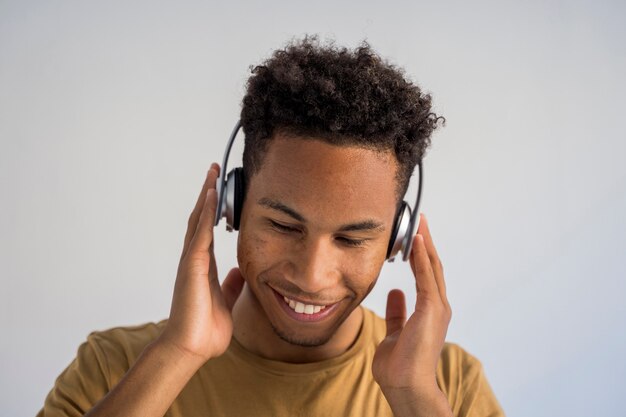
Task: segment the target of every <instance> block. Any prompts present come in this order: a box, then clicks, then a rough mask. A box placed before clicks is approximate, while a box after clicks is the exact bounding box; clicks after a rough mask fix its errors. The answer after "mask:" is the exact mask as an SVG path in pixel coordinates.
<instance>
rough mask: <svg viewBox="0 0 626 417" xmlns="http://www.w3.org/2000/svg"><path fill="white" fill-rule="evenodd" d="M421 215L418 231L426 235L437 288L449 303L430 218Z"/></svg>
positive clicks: (425, 241) (426, 244) (427, 248)
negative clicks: (429, 221)
mask: <svg viewBox="0 0 626 417" xmlns="http://www.w3.org/2000/svg"><path fill="white" fill-rule="evenodd" d="M421 216H422V219H421V220H420V227H419V229H418V231H417V232H418V233H419V234H421V235H422V236H423V237H424V245H425V246H426V251H427V252H428V258H429V259H430V264H431V266H432V268H433V272H434V274H435V282H436V283H437V289H438V290H439V294H440V296H441V300H442V301H443V303H444V304H448V298H447V295H446V282H445V278H444V275H443V264H442V263H441V259H440V258H439V254H438V253H437V249H436V248H435V244H434V243H433V238H432V235H431V233H430V227H429V224H428V220H427V219H426V216H425V215H423V214H422V215H421Z"/></svg>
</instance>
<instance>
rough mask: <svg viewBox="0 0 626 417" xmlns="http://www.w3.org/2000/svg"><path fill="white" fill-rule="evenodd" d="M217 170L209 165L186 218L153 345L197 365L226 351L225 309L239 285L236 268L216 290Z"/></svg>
mask: <svg viewBox="0 0 626 417" xmlns="http://www.w3.org/2000/svg"><path fill="white" fill-rule="evenodd" d="M219 172H220V167H219V165H218V164H216V163H213V164H212V165H211V169H210V170H209V172H208V173H207V177H206V180H205V182H204V185H203V187H202V191H201V192H200V196H198V201H197V202H196V206H195V207H194V209H193V212H192V213H191V215H190V216H189V222H188V225H187V233H186V235H185V242H184V246H183V252H182V255H181V258H180V263H179V265H178V273H177V276H176V284H175V286H174V295H173V298H172V307H171V310H170V317H169V320H168V322H167V325H166V326H165V329H164V330H163V333H162V334H161V336H160V337H159V339H158V340H157V341H156V342H157V343H158V344H163V345H166V346H169V347H174V348H175V349H178V350H180V351H181V353H182V355H187V356H189V358H190V359H193V360H197V361H198V363H199V364H200V365H201V364H203V363H204V362H206V361H208V360H209V359H211V358H215V357H217V356H220V355H221V354H222V353H224V352H225V351H226V349H227V348H228V345H229V344H230V339H231V336H232V333H233V320H232V316H231V311H232V308H233V305H234V304H235V301H236V300H237V298H238V297H239V294H240V293H241V290H242V289H243V285H244V279H243V277H242V276H241V273H240V271H239V268H233V269H231V271H230V272H229V273H228V276H227V277H226V279H225V280H224V283H223V284H222V287H220V284H219V281H218V277H217V266H216V263H215V255H214V252H213V243H214V240H213V225H214V224H215V213H216V208H217V190H216V181H217V177H218V176H219Z"/></svg>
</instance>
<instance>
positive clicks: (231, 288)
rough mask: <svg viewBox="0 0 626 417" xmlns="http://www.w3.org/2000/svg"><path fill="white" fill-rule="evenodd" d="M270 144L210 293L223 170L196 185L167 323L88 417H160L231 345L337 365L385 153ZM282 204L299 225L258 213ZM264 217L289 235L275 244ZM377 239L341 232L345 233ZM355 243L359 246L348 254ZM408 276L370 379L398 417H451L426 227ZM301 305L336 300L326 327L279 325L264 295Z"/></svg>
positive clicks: (377, 250)
mask: <svg viewBox="0 0 626 417" xmlns="http://www.w3.org/2000/svg"><path fill="white" fill-rule="evenodd" d="M285 139H287V138H280V137H276V138H274V139H273V140H272V142H271V143H270V145H269V151H268V154H267V158H266V160H265V161H264V163H263V164H262V167H261V169H260V171H259V172H258V173H257V174H256V175H255V176H253V178H252V180H251V184H250V187H249V194H248V196H247V197H246V198H247V200H246V203H245V204H244V208H243V212H242V220H241V221H242V223H241V228H240V229H241V230H240V233H239V244H238V260H239V264H240V266H241V269H240V268H233V269H231V271H230V272H229V273H228V274H227V276H226V277H225V279H224V281H223V283H222V285H221V286H220V283H219V280H218V274H217V268H216V263H215V256H214V250H213V248H214V240H213V225H214V223H215V213H216V207H217V192H216V180H217V177H218V176H219V171H220V168H219V166H218V165H217V164H213V165H212V166H211V169H210V170H209V172H208V173H207V177H206V180H205V182H204V185H203V186H202V190H201V192H200V195H199V196H198V200H197V201H196V205H195V207H194V209H193V211H192V213H191V215H190V216H189V221H188V226H187V233H186V235H185V240H184V245H183V251H182V254H181V258H180V263H179V266H178V273H177V276H176V283H175V286H174V294H173V296H172V306H171V310H170V316H169V320H168V321H167V324H166V326H165V328H164V330H163V332H162V333H161V335H160V336H159V337H158V338H157V339H156V340H155V341H154V342H152V343H151V344H150V345H148V346H147V347H146V349H144V351H143V352H142V353H141V355H140V356H139V358H138V359H137V361H136V362H135V363H134V364H133V365H132V367H131V368H130V369H129V370H128V372H127V373H126V374H125V375H124V377H123V378H122V379H121V380H120V382H119V383H118V384H117V385H116V386H115V387H114V388H113V389H112V390H111V391H110V392H109V393H108V394H107V395H106V396H105V397H104V398H103V399H102V400H101V401H99V402H98V404H96V405H95V406H94V407H93V408H92V409H91V410H90V411H89V412H88V413H87V414H86V415H88V416H90V417H100V416H103V417H104V416H119V415H133V416H142V417H156V416H162V415H163V414H165V412H166V411H167V409H168V407H170V405H171V404H172V402H173V401H174V400H175V399H176V397H177V396H178V394H179V393H180V391H181V390H182V389H183V387H184V386H185V385H186V384H187V382H188V381H189V379H190V378H191V377H192V376H193V375H194V374H195V373H196V372H197V370H198V369H199V368H200V367H201V366H202V365H203V364H204V363H206V362H207V361H208V360H211V359H212V358H215V357H218V356H220V355H221V354H223V353H224V352H225V351H226V349H227V348H228V345H229V344H230V341H231V338H232V337H233V336H234V337H235V338H236V339H237V340H238V341H239V342H240V343H241V344H242V345H244V347H246V348H247V349H249V350H251V351H253V352H256V353H257V354H259V355H262V356H265V357H267V358H273V359H278V360H284V361H291V362H308V361H313V360H322V359H325V358H330V357H334V356H336V355H339V354H341V353H342V352H345V351H346V350H347V349H348V348H349V347H350V346H351V345H352V343H354V341H355V339H356V337H357V334H358V330H359V328H360V326H361V323H362V321H363V317H362V314H361V312H360V309H357V306H358V305H359V304H360V302H361V301H362V300H363V299H364V298H365V297H366V296H367V294H368V293H369V292H370V291H371V289H372V288H373V286H374V284H375V282H376V279H377V277H378V274H379V272H380V269H381V267H382V265H383V262H384V258H385V252H386V248H387V243H388V240H389V235H390V233H391V232H390V230H391V222H392V220H393V216H394V210H395V202H396V196H395V195H393V192H392V190H394V189H395V187H394V185H395V184H394V178H395V169H396V168H397V165H396V161H395V159H394V157H393V155H391V154H385V153H381V152H375V151H372V150H367V149H362V148H358V147H350V146H343V147H335V146H332V145H329V144H327V143H324V142H321V141H318V140H314V138H308V139H307V140H303V139H302V138H298V139H297V140H292V141H287V140H285ZM262 198H271V199H272V201H276V200H278V201H280V202H281V203H282V204H283V205H286V206H288V207H290V208H291V209H293V210H296V211H297V212H298V213H299V214H300V215H301V216H302V217H303V219H305V220H306V221H304V220H302V219H301V220H299V221H298V222H295V221H294V219H293V218H291V217H290V218H286V217H289V216H286V215H285V213H284V212H283V211H281V210H276V209H275V205H274V206H273V207H274V208H271V207H269V208H268V206H267V205H266V204H258V201H259V200H260V199H262ZM268 219H274V221H279V220H280V221H281V223H283V222H284V223H291V226H293V228H294V229H295V230H296V231H293V230H290V231H285V230H282V229H281V232H280V233H279V231H278V230H277V229H275V228H274V227H271V224H270V223H268ZM363 221H370V222H371V223H375V224H378V225H379V226H380V227H378V228H374V229H371V230H366V231H364V230H357V231H354V230H352V231H350V232H346V231H345V230H341V229H342V226H345V225H346V224H353V223H359V222H363ZM349 239H351V240H355V239H358V240H364V239H367V240H366V242H364V243H363V245H362V246H358V247H354V246H350V245H348V244H347V242H348V241H349ZM410 265H411V270H412V272H413V277H414V280H415V289H416V292H417V296H416V302H415V309H414V311H413V313H412V314H411V315H410V317H409V318H408V320H407V314H406V304H405V300H404V294H403V293H402V291H400V290H392V291H390V292H389V295H388V298H387V310H386V324H387V335H386V337H385V339H384V340H383V341H382V342H381V343H380V345H379V346H378V348H377V350H376V354H375V356H374V359H373V363H372V373H373V377H374V379H375V380H376V382H377V383H378V384H379V386H380V388H381V391H382V392H383V394H384V395H385V398H386V399H387V401H388V402H389V405H390V406H391V409H392V411H393V413H394V415H395V416H430V417H434V416H448V417H449V416H452V411H451V409H450V406H449V404H448V402H447V399H446V397H445V395H444V394H443V393H442V392H441V390H440V389H439V388H438V386H437V382H436V379H435V375H436V374H435V372H436V368H437V362H438V359H439V356H440V354H441V349H442V348H443V344H444V341H445V336H446V333H447V328H448V324H449V322H450V318H451V310H450V305H449V303H448V300H447V298H446V287H445V281H444V277H443V267H442V264H441V261H440V260H439V256H438V255H437V251H436V250H435V247H434V244H433V240H432V237H431V234H430V231H429V229H428V222H427V220H426V218H425V217H424V216H422V218H421V221H420V226H419V229H418V231H417V234H416V235H415V236H414V239H413V248H412V250H411V254H410ZM270 286H273V287H274V288H276V289H277V290H280V291H283V292H285V293H288V294H289V295H293V296H297V297H298V298H302V299H304V300H310V301H317V302H319V303H321V304H324V303H326V302H338V303H340V304H339V308H338V310H337V311H336V312H335V313H336V314H334V315H333V316H332V317H329V320H327V322H324V323H305V324H303V323H300V322H298V323H295V322H293V321H289V320H288V318H287V317H285V316H284V313H282V314H283V315H282V316H281V311H280V310H278V309H277V308H276V300H275V298H273V297H274V295H273V293H272V292H271V290H270Z"/></svg>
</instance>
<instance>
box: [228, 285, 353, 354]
mask: <svg viewBox="0 0 626 417" xmlns="http://www.w3.org/2000/svg"><path fill="white" fill-rule="evenodd" d="M232 317H233V337H234V338H235V339H236V340H237V342H239V344H241V345H242V346H243V347H244V348H245V349H246V350H248V351H249V352H252V353H254V354H256V355H258V356H261V357H263V358H265V359H270V360H275V361H281V362H290V363H308V362H318V361H322V360H325V359H330V358H334V357H336V356H339V355H341V354H342V353H344V352H346V351H347V350H348V349H350V347H351V346H352V345H353V344H354V342H355V341H356V339H357V337H358V335H359V332H360V330H361V325H362V323H363V310H362V308H361V307H360V306H357V308H355V309H354V310H353V311H352V312H351V313H350V315H349V316H348V317H347V318H346V319H345V320H344V321H343V323H341V325H339V327H338V328H337V330H336V331H335V332H334V333H333V334H332V336H331V337H330V338H329V339H328V341H327V342H326V343H324V344H322V345H319V346H314V347H309V346H300V345H296V344H292V343H289V342H287V341H285V340H284V339H282V338H280V337H279V336H278V335H277V334H276V332H275V331H274V329H273V328H272V326H271V324H270V322H269V319H268V317H267V315H266V314H265V311H264V310H263V307H262V306H261V305H260V304H259V302H258V300H257V298H256V297H255V296H254V294H253V293H252V292H251V291H250V287H249V286H248V285H244V288H243V291H242V292H241V295H240V296H239V299H238V300H237V302H236V303H235V305H234V307H233V311H232ZM295 326H297V323H294V327H295Z"/></svg>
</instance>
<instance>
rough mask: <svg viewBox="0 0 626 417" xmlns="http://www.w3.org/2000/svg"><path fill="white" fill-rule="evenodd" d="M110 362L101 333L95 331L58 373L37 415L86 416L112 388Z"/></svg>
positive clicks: (40, 416)
mask: <svg viewBox="0 0 626 417" xmlns="http://www.w3.org/2000/svg"><path fill="white" fill-rule="evenodd" d="M107 366H108V365H107V361H106V360H105V356H104V352H103V351H102V349H101V348H100V346H99V344H98V336H97V335H96V334H94V333H92V334H90V335H89V336H88V337H87V341H86V342H84V343H83V344H81V345H80V346H79V348H78V352H77V354H76V357H75V358H74V360H72V362H71V363H70V364H69V365H68V367H67V368H65V370H64V371H63V372H62V373H61V374H60V375H59V376H58V377H57V379H56V381H55V383H54V386H53V388H52V390H51V391H50V392H49V393H48V395H47V397H46V399H45V401H44V405H43V408H42V409H41V410H40V411H39V413H37V417H74V416H83V415H84V414H85V413H86V412H87V411H89V410H90V409H91V408H93V406H94V405H95V404H96V403H97V402H98V401H100V399H102V398H103V397H104V396H105V395H106V394H107V392H108V391H109V386H110V385H109V379H110V378H109V374H108V368H107Z"/></svg>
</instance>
